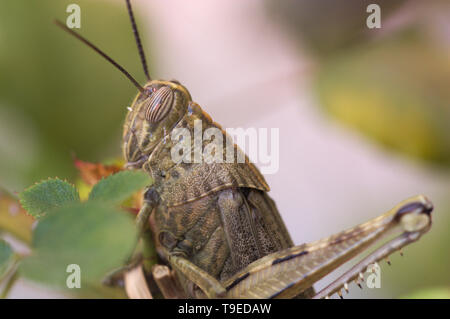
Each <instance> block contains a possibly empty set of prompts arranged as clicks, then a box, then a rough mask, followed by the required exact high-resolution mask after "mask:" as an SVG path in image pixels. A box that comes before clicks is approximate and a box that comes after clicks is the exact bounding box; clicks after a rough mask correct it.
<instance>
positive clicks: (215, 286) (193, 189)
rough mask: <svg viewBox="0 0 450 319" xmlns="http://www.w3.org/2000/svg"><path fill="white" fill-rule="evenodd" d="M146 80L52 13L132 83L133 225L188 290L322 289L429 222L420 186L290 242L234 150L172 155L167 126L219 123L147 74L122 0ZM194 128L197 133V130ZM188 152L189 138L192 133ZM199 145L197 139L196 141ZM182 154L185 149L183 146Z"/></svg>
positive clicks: (262, 185) (126, 151) (253, 171)
mask: <svg viewBox="0 0 450 319" xmlns="http://www.w3.org/2000/svg"><path fill="white" fill-rule="evenodd" d="M126 5H127V9H128V14H129V16H130V20H131V24H132V29H133V32H134V35H135V39H136V43H137V47H138V51H139V54H140V58H141V62H142V65H143V69H144V73H145V75H146V77H147V80H148V81H147V83H145V85H143V86H141V85H140V84H139V83H138V82H137V81H136V80H135V79H134V78H133V77H132V76H131V75H130V74H129V73H128V72H127V71H126V70H125V69H123V68H122V67H121V66H120V65H119V64H117V63H116V62H115V61H114V60H112V59H111V58H110V57H109V56H107V55H106V54H105V53H103V51H101V50H100V49H99V48H97V47H96V46H94V45H93V44H92V43H90V42H89V41H88V40H86V39H85V38H83V37H82V36H80V35H79V34H78V33H76V32H74V31H73V30H71V29H69V28H67V27H66V26H65V25H64V24H62V23H61V22H58V21H56V23H57V24H58V25H59V26H60V27H61V28H63V29H64V30H65V31H67V32H69V33H70V34H72V35H73V36H75V37H77V38H78V39H79V40H81V41H82V42H84V43H85V44H87V45H88V46H89V47H91V48H92V49H94V50H95V51H97V52H98V53H99V54H100V55H102V56H103V57H104V58H106V59H107V60H108V61H109V62H111V63H112V64H113V65H114V66H115V67H116V68H118V69H119V70H120V71H121V72H122V73H123V74H124V75H125V76H127V77H128V79H130V81H131V82H132V83H133V84H134V85H135V86H136V87H137V89H138V90H139V93H138V94H137V96H136V98H135V99H134V101H133V102H132V104H131V107H129V112H128V114H127V117H126V120H125V123H124V130H123V155H124V157H125V159H126V162H127V166H128V167H129V168H130V169H139V170H144V171H145V172H147V173H148V174H149V175H150V176H151V177H152V178H153V180H154V184H152V185H151V186H149V187H148V188H147V189H146V190H145V193H144V202H143V205H142V208H141V209H140V211H139V213H138V216H137V220H136V223H137V227H138V232H139V234H141V235H142V234H143V233H144V232H145V231H148V228H149V219H150V218H151V219H152V220H153V221H154V224H155V227H154V228H153V229H152V230H153V232H154V234H153V235H154V238H155V240H156V244H157V246H158V248H159V253H160V255H161V258H162V259H163V260H164V261H166V262H167V263H168V265H169V266H170V267H171V268H172V269H173V271H174V272H175V273H176V275H177V278H178V281H179V283H180V284H181V286H182V287H183V290H184V292H185V294H186V295H187V296H188V297H190V298H204V297H208V298H220V297H227V298H296V297H303V298H324V297H328V296H330V295H332V294H334V293H336V292H337V293H339V295H340V296H341V289H342V287H344V288H345V289H346V290H347V287H348V283H349V282H351V281H356V282H357V283H359V280H360V279H361V273H362V272H363V271H365V269H367V267H368V266H369V265H370V264H372V263H374V262H377V261H379V260H380V259H383V258H387V257H388V256H389V255H390V254H391V253H393V252H394V251H397V250H400V249H401V248H402V247H404V246H406V245H408V244H410V243H413V242H415V241H417V240H418V239H419V238H420V237H421V236H422V235H423V234H424V233H426V232H427V231H428V230H429V229H430V228H431V211H432V210H433V205H432V203H431V202H430V201H429V200H428V199H427V198H426V197H424V196H416V197H413V198H410V199H407V200H405V201H403V202H401V203H400V204H398V205H397V206H395V207H394V208H392V209H391V210H389V211H388V212H386V213H385V214H383V215H381V216H379V217H376V218H374V219H372V220H370V221H368V222H366V223H363V224H360V225H358V226H356V227H353V228H350V229H348V230H346V231H343V232H340V233H338V234H335V235H332V236H330V237H327V238H324V239H321V240H318V241H315V242H312V243H308V244H302V245H298V246H294V243H293V241H292V239H291V237H290V235H289V233H288V231H287V228H286V226H285V224H284V222H283V220H282V218H281V216H280V213H279V212H278V210H277V207H276V205H275V202H274V201H273V200H272V199H271V198H270V196H269V195H268V192H269V190H270V189H269V186H268V185H267V183H266V181H265V179H264V177H263V176H262V174H261V173H260V172H259V170H258V169H257V168H256V167H255V166H254V165H253V164H252V163H251V162H250V161H249V160H248V158H247V157H246V155H245V154H243V151H242V150H240V149H239V147H238V146H236V145H234V144H233V150H234V156H235V158H234V159H237V158H238V157H239V156H243V158H244V159H245V160H244V161H243V162H238V161H232V162H231V163H228V162H227V163H203V162H202V163H186V162H175V161H174V160H173V159H172V156H171V154H172V153H171V151H172V149H173V147H174V145H175V144H176V142H177V141H174V140H172V139H171V135H170V133H171V132H172V131H173V130H175V129H180V128H185V129H187V130H189V131H190V132H192V131H193V130H194V122H195V121H201V123H202V124H203V125H202V127H203V128H202V129H203V132H204V130H206V129H208V128H217V129H219V130H221V131H222V133H223V134H224V136H225V137H226V139H227V140H229V137H228V136H227V135H226V132H225V131H224V130H222V128H221V126H220V125H219V124H217V123H216V122H214V121H213V120H212V119H211V117H210V116H209V115H208V114H207V113H206V112H204V111H203V110H202V108H201V107H200V106H199V105H198V104H197V103H195V102H194V101H193V100H192V98H191V95H190V93H189V91H188V90H187V89H186V87H184V86H183V85H181V84H180V83H179V82H178V81H176V80H172V81H165V80H154V79H151V77H150V75H149V73H148V69H147V63H146V59H145V54H144V50H143V48H142V44H141V41H140V37H139V33H138V28H137V26H136V22H135V19H134V16H133V12H132V8H131V4H130V0H126ZM203 132H202V133H203ZM187 143H188V145H189V146H192V148H191V150H192V152H194V151H195V148H196V147H197V149H198V147H199V146H198V145H197V146H196V145H194V143H193V142H192V141H188V142H187ZM203 146H204V145H203V144H201V145H200V148H202V147H203ZM187 155H191V153H188V154H187ZM391 233H396V234H397V237H394V238H393V239H391V240H389V241H388V242H387V243H385V244H384V245H382V246H381V247H380V248H378V249H376V250H375V251H374V252H372V253H370V254H369V255H368V256H367V257H366V258H364V259H363V260H361V261H360V262H359V263H357V264H356V265H355V266H353V267H352V268H351V269H350V270H348V271H347V272H345V273H344V274H343V275H342V276H341V277H339V278H338V279H336V280H335V281H334V282H332V283H331V284H330V285H329V286H327V287H326V288H324V289H323V290H322V291H320V292H318V293H316V292H315V291H314V289H313V284H314V283H315V282H317V281H318V280H320V279H321V278H323V277H324V276H325V275H327V274H329V273H330V272H332V271H333V270H335V269H336V268H338V267H340V266H341V265H343V264H344V263H345V262H347V261H348V260H350V259H351V258H353V257H355V256H357V255H359V254H361V253H363V252H365V251H366V250H367V249H368V248H369V246H372V245H374V244H376V243H379V242H380V240H381V239H382V238H383V237H385V236H386V235H387V234H391Z"/></svg>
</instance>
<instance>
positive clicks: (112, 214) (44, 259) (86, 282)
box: [19, 202, 136, 293]
mask: <svg viewBox="0 0 450 319" xmlns="http://www.w3.org/2000/svg"><path fill="white" fill-rule="evenodd" d="M135 241H136V232H135V226H134V221H133V219H132V218H131V216H129V215H128V214H127V213H126V212H124V211H121V210H118V209H115V208H113V207H111V206H109V205H107V204H105V203H101V202H85V203H77V204H72V205H67V206H64V207H60V208H58V209H56V210H54V211H52V213H50V214H48V215H47V216H45V217H44V218H43V219H42V220H40V222H39V224H38V225H37V227H36V229H35V231H34V237H33V243H32V247H33V254H32V255H31V256H30V257H28V258H26V259H24V260H23V262H22V264H21V265H20V268H19V271H20V273H21V274H22V275H23V276H25V277H26V278H28V279H31V280H34V281H38V282H41V283H44V284H47V285H50V286H53V287H55V288H59V289H62V290H63V291H65V292H68V293H82V290H83V289H84V290H91V292H92V291H94V290H95V289H99V287H100V286H101V281H102V279H103V278H104V277H105V275H106V274H107V273H108V272H110V271H112V270H114V269H116V268H119V267H121V266H122V265H124V264H125V262H126V260H127V258H128V257H129V256H130V255H131V253H132V250H133V247H134V245H135ZM69 265H77V266H79V269H80V282H81V289H69V288H68V287H67V284H66V281H67V280H68V277H69V276H70V275H71V274H73V273H74V271H73V270H72V271H68V270H70V269H68V267H69ZM72 267H73V266H72ZM72 278H73V277H72ZM83 293H86V292H85V291H84V292H83Z"/></svg>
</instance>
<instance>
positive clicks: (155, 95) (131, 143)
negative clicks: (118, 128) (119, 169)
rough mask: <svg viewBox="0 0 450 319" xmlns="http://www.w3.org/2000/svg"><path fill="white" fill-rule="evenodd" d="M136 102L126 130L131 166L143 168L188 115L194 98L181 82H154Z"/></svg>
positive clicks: (124, 145) (127, 149)
mask: <svg viewBox="0 0 450 319" xmlns="http://www.w3.org/2000/svg"><path fill="white" fill-rule="evenodd" d="M144 89H145V93H142V92H141V93H139V94H138V95H137V96H136V98H135V99H134V101H133V104H132V105H131V107H129V108H128V110H129V112H128V115H127V117H126V120H125V124H124V128H123V154H124V157H125V159H126V161H127V166H128V167H134V168H140V167H142V165H143V164H144V163H145V161H146V160H147V158H148V157H149V156H150V154H151V152H152V151H153V149H154V148H155V146H156V145H157V144H158V143H159V142H160V141H161V140H162V139H163V138H164V137H165V136H167V135H168V134H170V132H171V130H172V128H173V127H174V126H175V125H176V124H177V123H178V121H179V120H180V119H181V118H182V117H183V116H184V115H185V113H186V112H187V109H188V104H189V102H190V101H191V95H190V94H189V92H188V90H187V89H186V88H185V87H184V86H182V85H181V84H179V83H178V82H177V81H160V80H152V81H149V82H147V84H146V85H145V86H144Z"/></svg>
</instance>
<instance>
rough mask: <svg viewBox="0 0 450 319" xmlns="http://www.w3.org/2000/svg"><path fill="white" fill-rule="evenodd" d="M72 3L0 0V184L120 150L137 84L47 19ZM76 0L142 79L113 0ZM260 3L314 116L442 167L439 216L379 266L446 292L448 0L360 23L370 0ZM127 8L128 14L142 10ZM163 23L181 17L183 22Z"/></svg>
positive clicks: (397, 288) (28, 180)
mask: <svg viewBox="0 0 450 319" xmlns="http://www.w3.org/2000/svg"><path fill="white" fill-rule="evenodd" d="M73 2H74V1H66V0H58V1H56V0H39V1H35V0H32V1H29V0H15V1H9V0H0V155H1V156H0V186H1V187H2V188H5V189H7V190H9V191H11V192H19V191H21V190H22V189H23V188H24V187H26V186H28V185H30V184H32V183H34V182H36V181H39V180H41V179H45V178H47V177H48V176H58V177H60V178H66V179H68V180H72V179H73V178H74V176H75V173H76V172H75V168H74V166H73V163H72V160H71V154H72V153H74V154H76V156H77V157H79V158H82V159H86V160H89V161H93V162H94V161H102V160H104V159H106V158H111V157H117V156H120V136H121V131H122V122H123V119H124V116H125V114H126V112H127V110H126V106H128V105H129V104H130V103H131V101H132V99H133V98H134V96H135V94H136V89H135V87H133V86H132V85H131V84H130V83H129V81H128V80H127V79H126V78H125V77H124V76H123V75H121V74H120V73H119V72H118V71H117V70H116V69H115V68H113V67H112V66H111V65H109V64H108V63H107V62H105V61H104V60H102V58H100V57H99V56H98V55H97V54H96V53H95V52H93V51H92V50H90V49H88V48H87V47H85V46H84V45H82V44H81V43H79V42H78V41H76V40H75V39H74V38H72V37H70V36H69V35H68V34H66V33H64V32H62V31H61V30H60V29H58V28H57V27H55V25H54V24H53V23H52V21H53V19H54V18H58V19H60V20H62V21H64V20H65V19H66V13H65V11H66V7H67V5H68V4H70V3H73ZM76 3H77V4H79V5H80V7H81V8H82V17H83V18H82V28H81V31H80V32H81V33H82V34H83V35H84V36H86V37H87V38H88V39H89V40H91V41H92V42H93V43H95V44H96V45H98V46H99V47H100V48H101V49H103V50H104V51H105V52H107V53H108V54H109V55H111V57H113V58H114V59H115V60H116V61H117V62H119V63H120V64H121V65H122V66H124V67H125V68H126V69H127V70H128V71H129V72H130V73H131V74H132V75H133V76H135V77H136V78H137V80H138V81H139V82H141V83H143V82H144V76H143V72H142V70H141V65H140V61H139V59H138V54H137V50H136V45H135V43H134V39H133V37H132V33H131V28H130V24H129V20H128V16H127V13H126V10H125V6H124V3H123V1H100V0H99V1H92V0H77V1H76ZM263 3H264V10H265V12H266V16H265V17H266V19H268V20H270V21H272V22H273V23H275V24H277V25H278V26H279V27H280V28H281V30H283V32H285V34H286V35H287V37H288V39H289V40H290V41H291V42H292V43H293V45H294V46H295V47H297V48H298V51H299V53H300V52H301V53H302V54H304V55H306V56H307V58H308V59H309V60H311V61H313V63H314V71H313V72H312V73H311V74H310V79H309V80H310V82H311V88H312V90H313V93H314V96H315V97H316V99H317V101H318V102H319V105H320V108H321V110H322V111H323V114H324V116H326V117H330V118H332V119H333V120H336V122H338V123H341V124H342V125H345V126H348V127H350V128H352V129H353V130H355V131H357V132H359V133H360V134H361V136H364V138H367V141H368V142H370V143H377V144H378V145H381V146H382V148H383V149H384V150H385V151H386V152H393V153H394V154H399V155H400V156H403V157H404V161H405V163H406V162H410V161H413V162H415V163H418V165H420V166H421V167H423V168H424V169H425V170H430V171H432V172H433V174H435V175H436V176H438V175H439V176H442V179H443V180H444V182H443V183H442V184H443V185H444V186H443V188H445V189H442V190H441V193H442V194H444V195H443V197H442V198H440V199H438V201H439V202H440V203H446V206H445V205H444V206H442V205H441V206H440V207H438V210H437V212H438V213H439V223H436V224H435V225H434V228H433V230H432V232H431V233H430V234H428V235H427V241H426V242H422V241H421V242H419V243H417V244H415V245H413V246H412V247H411V248H409V249H408V250H409V251H411V252H412V253H411V255H413V257H410V258H409V259H408V262H406V263H405V264H406V265H407V269H408V271H405V267H399V268H395V267H394V268H393V269H392V270H390V269H389V270H386V271H385V275H386V277H387V278H388V279H386V282H387V283H388V284H387V285H388V286H389V287H388V289H390V290H391V295H392V296H419V297H422V296H427V297H429V296H431V297H437V296H444V297H450V296H449V292H448V290H449V287H450V274H449V270H450V254H449V248H448V247H449V245H450V235H449V234H450V232H448V226H449V225H450V218H449V207H450V200H448V198H449V197H450V182H449V178H448V177H449V167H450V90H449V83H450V58H449V57H450V54H449V53H450V40H449V38H450V35H449V34H450V30H449V27H448V23H447V24H445V21H448V13H449V12H450V10H449V9H450V8H449V4H448V1H433V2H432V3H429V2H427V3H426V4H424V3H421V2H419V1H406V0H404V1H376V3H378V4H379V5H380V6H381V7H382V21H383V22H382V23H383V27H382V28H381V29H379V30H371V31H368V29H367V28H366V27H365V19H366V17H367V15H368V14H367V13H365V8H366V7H367V5H368V4H369V3H372V1H362V0H348V1H346V2H345V3H343V2H337V1H332V0H323V1H300V0H284V1H275V0H270V1H269V0H266V1H264V2H263ZM140 4H142V2H140ZM193 5H194V4H193ZM239 5H240V2H238V1H236V3H235V6H239ZM202 8H203V7H202V6H201V5H199V8H198V9H199V10H202ZM135 11H137V10H135ZM137 12H138V14H137V20H138V22H139V21H140V22H142V21H143V20H144V19H149V18H152V17H148V16H147V13H146V14H145V15H146V16H145V17H144V16H143V14H142V13H141V14H139V13H140V12H139V11H137ZM445 13H447V15H445ZM157 16H158V12H154V17H157ZM442 16H443V17H442ZM438 17H439V18H438ZM173 23H174V25H175V27H179V28H183V27H185V24H186V21H179V20H177V21H173ZM177 23H178V24H177ZM186 32H187V31H186ZM141 33H142V34H143V42H144V47H145V49H146V51H147V53H150V54H147V55H148V58H150V61H149V65H150V68H151V73H154V72H155V71H156V66H158V63H157V62H158V61H155V59H152V58H153V57H154V56H156V55H158V54H157V53H158V43H156V42H158V40H157V39H158V38H156V39H155V40H154V42H155V43H153V41H151V39H152V34H149V32H148V29H146V28H141ZM163 37H164V36H163V35H159V39H162V38H163ZM305 52H306V53H305ZM205 54H207V52H206V53H205ZM161 55H162V54H159V56H161ZM299 56H300V55H299ZM299 59H300V57H299ZM216 120H218V121H220V119H216ZM396 258H397V257H393V264H394V265H395V260H396ZM411 276H414V280H412V279H411ZM429 291H431V293H429ZM377 293H378V292H377ZM368 296H373V295H368ZM379 296H380V297H381V296H383V292H380V295H379Z"/></svg>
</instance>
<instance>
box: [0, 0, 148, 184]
mask: <svg viewBox="0 0 450 319" xmlns="http://www.w3.org/2000/svg"><path fill="white" fill-rule="evenodd" d="M70 3H73V1H54V0H44V1H6V0H2V1H0V154H1V157H0V185H2V186H3V187H6V188H7V189H9V190H12V191H20V190H22V189H23V188H24V187H25V186H28V185H30V184H31V183H32V182H34V181H38V180H40V179H43V178H46V177H48V176H58V177H61V178H71V177H73V176H74V173H75V168H74V167H73V165H72V161H71V152H73V153H75V154H76V156H78V157H80V158H88V159H90V160H91V161H96V160H98V161H99V160H104V159H105V158H106V157H109V156H117V155H119V154H120V153H119V151H120V144H119V145H118V144H117V142H118V140H119V139H120V136H121V129H122V128H121V123H122V121H123V119H124V116H125V114H126V112H127V110H126V106H128V105H129V104H130V103H131V101H132V99H133V97H134V96H135V94H136V89H135V87H134V86H132V85H130V83H129V82H128V80H127V79H126V78H125V77H124V76H122V75H121V74H120V73H118V71H117V70H116V69H115V68H113V67H112V66H111V65H110V64H108V63H107V62H105V61H103V60H102V58H101V57H99V56H98V54H96V53H95V52H93V51H92V50H90V49H88V48H87V47H86V46H84V45H82V44H81V43H80V42H78V41H77V40H75V39H74V38H73V37H71V36H69V35H68V34H67V33H65V32H63V31H62V30H61V29H59V28H57V27H56V26H55V25H54V24H53V20H54V19H55V18H58V19H60V20H62V21H65V19H66V16H67V14H66V13H65V12H66V7H67V5H68V4H70ZM76 3H77V4H78V5H80V7H81V8H82V17H83V19H82V30H83V32H82V33H83V35H84V36H86V37H87V38H88V39H90V40H91V41H93V42H94V43H95V44H96V45H97V46H99V47H100V48H102V50H104V51H106V52H107V53H108V54H109V55H111V56H112V57H113V58H114V59H116V61H118V62H119V63H120V64H121V65H123V66H124V67H125V68H126V69H127V70H128V71H129V72H131V74H133V75H135V76H136V78H137V79H138V80H139V81H141V82H142V81H143V79H144V77H143V76H142V75H143V73H142V71H141V66H140V61H139V59H138V55H137V52H136V45H135V43H134V39H133V37H132V36H131V27H130V23H129V20H128V16H127V14H126V10H124V4H123V3H120V2H116V3H109V2H106V1H88V0H84V1H77V2H76ZM144 44H145V45H146V48H147V49H148V48H149V47H148V45H147V43H146V42H145V39H144ZM151 65H152V64H151Z"/></svg>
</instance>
